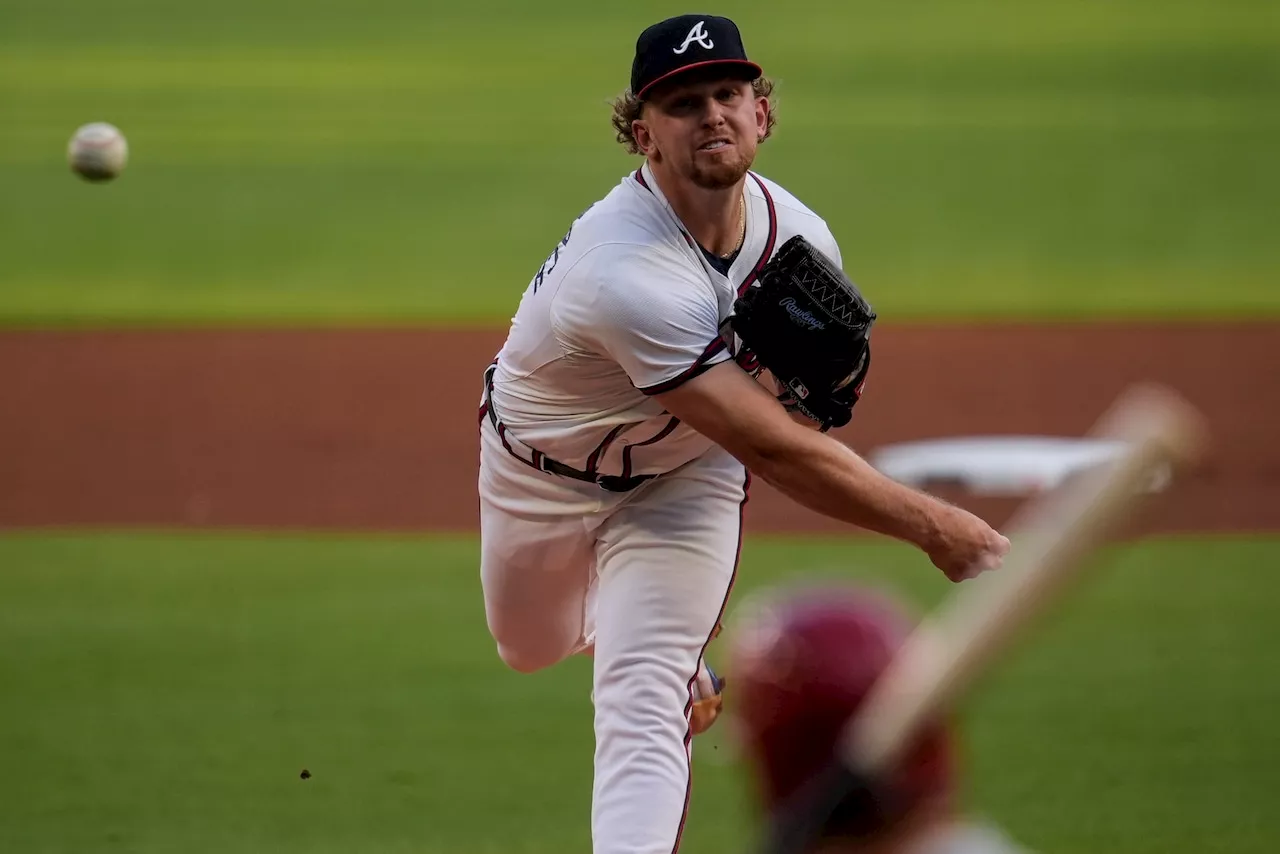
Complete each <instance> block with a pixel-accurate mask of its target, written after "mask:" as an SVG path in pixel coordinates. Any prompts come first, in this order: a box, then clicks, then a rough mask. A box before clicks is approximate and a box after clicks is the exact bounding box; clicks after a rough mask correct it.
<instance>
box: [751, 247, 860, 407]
mask: <svg viewBox="0 0 1280 854" xmlns="http://www.w3.org/2000/svg"><path fill="white" fill-rule="evenodd" d="M875 320H876V314H875V312H874V311H872V309H871V306H870V305H869V304H868V303H867V301H866V299H864V298H863V296H862V293H861V292H860V291H859V290H858V287H857V286H856V285H855V284H854V283H853V282H852V281H850V280H849V277H848V276H846V275H845V274H844V271H843V270H841V269H840V268H839V267H837V266H836V265H835V264H834V263H832V261H831V259H829V258H827V256H825V255H823V254H822V253H821V252H820V251H818V250H817V249H816V248H814V246H813V245H812V244H810V243H809V242H808V241H807V240H805V239H804V237H802V236H799V235H797V236H796V237H793V238H791V239H790V240H788V241H787V242H786V243H784V244H783V245H782V247H781V248H780V249H779V250H778V252H777V254H776V255H774V257H773V258H772V259H771V260H770V261H769V262H768V263H767V264H765V266H764V268H763V269H762V270H761V272H760V278H759V279H758V280H757V281H756V283H755V284H753V285H752V286H751V287H750V288H748V289H747V292H746V293H744V294H743V295H742V296H741V297H739V298H738V300H737V301H736V302H735V303H734V306H733V315H732V316H731V317H730V318H729V319H728V321H727V322H728V324H729V326H730V327H731V328H732V329H733V331H734V332H735V333H736V334H737V336H738V338H739V339H740V340H741V341H742V343H743V345H744V346H745V347H747V348H748V349H750V350H751V352H752V353H754V354H755V356H756V357H757V358H758V359H759V361H760V364H761V365H763V366H764V367H765V368H767V369H768V370H769V372H770V373H771V374H773V375H774V377H775V378H777V380H778V382H779V383H780V384H781V385H782V386H783V387H784V388H786V389H787V390H788V391H789V394H786V395H784V396H783V397H780V398H779V400H781V401H782V403H783V405H784V406H786V407H787V408H788V409H793V410H799V411H800V412H803V413H804V414H805V415H806V416H808V417H809V418H811V419H812V420H814V421H816V422H818V423H819V424H820V425H821V426H822V429H823V430H828V429H830V428H832V427H842V426H844V425H845V424H848V423H849V420H850V418H851V417H852V415H853V406H854V404H856V403H857V402H858V399H859V398H860V397H861V396H862V389H863V386H864V385H865V383H866V377H867V371H868V370H869V369H870V367H871V340H870V335H871V327H872V325H874V323H875Z"/></svg>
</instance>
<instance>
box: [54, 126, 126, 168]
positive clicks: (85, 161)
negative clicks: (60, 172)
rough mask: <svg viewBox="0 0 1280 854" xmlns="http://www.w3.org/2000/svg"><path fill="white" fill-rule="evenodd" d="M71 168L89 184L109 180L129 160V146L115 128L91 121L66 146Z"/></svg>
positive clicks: (78, 130) (77, 131) (79, 129)
mask: <svg viewBox="0 0 1280 854" xmlns="http://www.w3.org/2000/svg"><path fill="white" fill-rule="evenodd" d="M67 161H68V162H69V163H70V164H71V169H72V170H73V171H74V172H75V173H76V174H78V175H79V176H80V177H81V178H84V179H85V180H86V181H110V180H111V179H112V178H115V177H117V176H118V175H119V174H120V173H121V172H123V171H124V167H125V164H126V163H127V162H128V161H129V143H128V142H126V141H125V138H124V134H122V133H120V129H119V128H117V127H116V126H115V125H112V124H108V123H106V122H92V123H90V124H87V125H83V126H81V127H80V128H78V129H77V130H76V132H75V134H74V135H73V136H72V137H71V142H70V143H68V145H67Z"/></svg>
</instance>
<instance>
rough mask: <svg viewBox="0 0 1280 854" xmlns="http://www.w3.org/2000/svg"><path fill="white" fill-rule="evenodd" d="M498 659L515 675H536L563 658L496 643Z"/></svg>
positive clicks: (542, 651) (537, 650)
mask: <svg viewBox="0 0 1280 854" xmlns="http://www.w3.org/2000/svg"><path fill="white" fill-rule="evenodd" d="M498 657H499V658H501V659H502V663H503V664H505V665H507V667H510V668H511V669H512V670H514V671H516V672H517V673H536V672H537V671H539V670H545V669H546V668H548V667H550V666H551V665H553V664H556V663H557V662H559V661H560V660H561V659H562V658H563V657H564V656H563V655H558V654H552V653H550V652H548V651H546V650H539V649H531V648H528V647H522V646H517V645H514V644H507V643H503V642H502V641H498Z"/></svg>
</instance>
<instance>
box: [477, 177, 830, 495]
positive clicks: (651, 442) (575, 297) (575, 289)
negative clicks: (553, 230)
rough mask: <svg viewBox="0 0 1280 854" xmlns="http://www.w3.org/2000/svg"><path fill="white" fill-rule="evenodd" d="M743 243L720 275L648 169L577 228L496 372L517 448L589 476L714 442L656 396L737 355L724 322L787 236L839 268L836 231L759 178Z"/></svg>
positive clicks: (653, 466)
mask: <svg viewBox="0 0 1280 854" xmlns="http://www.w3.org/2000/svg"><path fill="white" fill-rule="evenodd" d="M746 196H747V204H746V236H745V238H744V241H743V245H742V248H741V250H740V251H739V253H738V256H737V258H736V259H735V260H734V261H733V264H732V266H731V267H730V268H729V270H728V275H727V276H726V275H723V274H721V273H720V272H719V271H718V270H717V269H716V268H715V267H714V266H712V264H711V263H710V261H709V260H708V259H707V258H706V256H705V255H704V253H703V252H702V250H701V249H699V248H698V246H697V244H696V243H695V242H694V241H693V239H692V238H691V237H690V236H689V234H688V233H687V232H686V230H685V229H684V228H683V227H682V226H681V223H680V221H679V219H678V218H677V217H676V215H675V213H674V211H672V209H671V206H670V205H669V204H668V202H667V201H666V199H665V198H664V197H663V195H662V191H661V189H660V188H659V187H658V183H657V181H655V180H654V178H653V174H652V172H651V171H650V170H649V167H648V164H646V165H645V166H644V167H642V168H641V169H639V170H637V171H636V172H635V173H633V174H631V175H628V176H627V177H625V178H623V180H622V181H621V182H620V183H619V184H618V186H616V187H615V188H614V189H613V190H612V191H611V192H610V193H609V194H608V195H607V196H605V197H604V198H603V199H602V200H600V201H599V202H597V203H596V204H594V205H592V206H591V207H590V208H589V209H588V210H587V211H586V212H585V213H583V214H582V215H581V216H579V218H578V219H577V220H575V221H574V223H573V225H572V226H571V228H570V230H569V232H568V233H567V234H565V236H564V238H563V239H562V240H561V241H560V243H559V244H558V245H557V246H556V247H555V249H554V251H553V252H552V253H551V255H550V256H549V257H548V258H547V260H546V262H545V263H544V264H543V265H542V268H541V269H540V270H538V272H537V274H536V275H535V276H534V277H533V280H532V281H531V282H530V283H529V286H528V288H527V289H526V290H525V293H524V295H523V297H522V298H521V301H520V306H519V308H518V309H517V311H516V314H515V317H514V318H513V320H512V325H511V329H510V333H509V335H508V338H507V340H506V343H505V344H504V346H503V347H502V349H501V351H500V352H499V354H498V358H497V361H496V368H495V369H494V373H493V392H492V402H493V410H494V414H495V415H496V416H497V418H498V419H499V420H500V423H501V425H502V435H503V439H504V442H505V443H506V444H507V445H508V446H509V450H510V452H511V453H513V454H515V455H516V456H519V457H521V458H522V459H525V460H526V461H530V462H533V463H534V464H535V465H536V466H538V467H541V465H539V462H540V461H539V457H540V456H541V457H543V458H545V457H549V458H551V459H552V460H555V461H558V462H559V463H562V464H564V465H567V466H570V467H572V468H575V469H579V470H583V471H586V472H588V473H591V474H601V475H615V476H622V477H631V476H636V475H654V474H662V473H665V472H668V471H672V470H673V469H676V468H678V467H679V466H681V465H684V464H685V463H687V462H689V461H690V460H693V459H695V458H697V457H698V456H700V455H701V454H703V453H704V452H706V451H707V450H708V449H709V448H710V446H711V443H710V440H708V439H706V438H705V437H703V436H702V435H701V434H699V433H697V432H695V431H694V430H692V429H691V428H689V427H688V426H687V425H684V424H681V423H680V421H679V419H677V418H675V417H674V416H672V415H670V414H669V413H667V412H665V411H664V410H663V408H662V405H661V404H660V403H659V402H658V401H657V400H655V399H654V398H653V395H654V394H655V393H659V392H663V391H668V390H670V389H673V388H675V387H677V386H678V385H680V383H682V382H684V381H685V380H688V379H690V378H692V377H694V376H697V375H698V374H699V373H701V372H702V371H703V370H705V369H706V368H708V367H710V366H712V365H715V364H717V363H719V362H722V361H725V360H727V359H730V358H734V357H735V356H736V357H738V358H739V360H740V362H741V363H744V364H745V365H746V366H747V367H749V368H750V367H752V366H751V365H750V364H749V360H750V358H751V357H750V354H747V353H742V352H738V350H739V348H737V347H736V346H735V345H734V343H733V340H732V336H731V335H722V332H724V331H726V330H727V328H726V330H722V325H723V323H724V320H725V319H726V318H727V317H728V316H729V314H730V313H731V311H732V308H733V302H734V300H735V299H736V298H737V296H738V294H739V293H742V292H744V291H745V290H746V288H747V287H748V286H750V285H751V283H752V282H754V281H755V279H756V277H757V276H758V275H759V273H760V269H761V268H762V267H763V266H764V264H765V263H766V262H767V261H768V260H769V259H770V258H771V257H772V255H773V253H774V251H775V250H776V249H777V248H778V247H779V246H781V245H782V244H783V243H784V242H786V241H787V240H788V239H790V238H791V237H793V236H795V235H797V234H802V235H804V237H805V238H806V239H807V240H808V241H809V242H810V243H812V244H813V245H814V246H815V247H816V248H818V249H819V250H821V251H822V252H823V253H825V254H827V255H828V256H829V257H830V258H831V259H832V260H833V261H835V263H837V264H840V260H841V259H840V250H839V247H838V246H837V244H836V240H835V238H834V237H833V236H832V233H831V230H830V229H829V228H828V227H827V224H826V223H825V222H824V221H823V220H822V219H821V218H820V217H819V216H817V215H816V214H815V213H814V212H813V211H811V210H809V208H807V207H805V206H804V205H803V204H801V203H800V202H799V201H798V200H797V199H796V198H795V197H794V196H792V195H791V194H790V193H788V192H787V191H785V190H783V189H782V188H781V187H779V186H778V185H776V184H774V183H773V182H771V181H769V180H767V179H765V178H762V177H760V176H759V175H756V174H755V173H749V175H748V178H747V181H746Z"/></svg>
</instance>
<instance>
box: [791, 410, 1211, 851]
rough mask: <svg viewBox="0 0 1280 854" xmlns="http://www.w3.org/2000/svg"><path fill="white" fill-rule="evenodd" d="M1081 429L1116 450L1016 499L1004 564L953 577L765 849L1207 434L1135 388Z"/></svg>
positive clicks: (1041, 600)
mask: <svg viewBox="0 0 1280 854" xmlns="http://www.w3.org/2000/svg"><path fill="white" fill-rule="evenodd" d="M1091 435H1095V436H1100V437H1106V438H1111V439H1118V440H1121V441H1122V442H1123V443H1124V445H1125V448H1126V449H1125V450H1124V451H1122V452H1121V453H1120V454H1119V455H1117V457H1115V458H1114V459H1113V460H1111V461H1109V462H1107V463H1104V464H1102V465H1100V466H1097V467H1095V468H1093V469H1091V470H1089V471H1087V472H1085V473H1082V474H1081V475H1079V476H1077V477H1076V478H1074V479H1072V480H1071V481H1068V482H1067V483H1065V484H1063V485H1062V486H1061V487H1059V488H1058V489H1055V490H1053V491H1051V492H1048V493H1045V494H1043V495H1040V496H1037V497H1035V498H1033V499H1031V500H1029V501H1028V502H1027V503H1026V504H1024V505H1023V507H1022V508H1021V510H1020V511H1019V513H1018V514H1017V515H1016V516H1015V517H1014V518H1013V519H1012V520H1011V521H1010V523H1009V525H1008V526H1007V532H1006V533H1007V536H1009V538H1010V540H1011V542H1012V548H1011V549H1010V553H1009V555H1008V556H1007V557H1006V558H1005V561H1004V565H1003V566H1002V567H1001V568H1000V569H998V570H995V571H993V572H988V573H985V574H983V575H981V576H979V577H977V578H975V579H972V580H970V581H966V582H963V583H962V585H961V588H960V589H959V590H958V591H957V592H956V593H955V594H954V595H953V596H951V597H950V598H949V599H947V600H946V601H945V602H943V603H942V605H940V606H939V607H938V608H937V609H936V610H935V611H934V612H933V613H931V614H930V615H929V616H928V617H927V618H926V619H925V620H924V621H923V622H922V623H921V625H920V626H919V627H918V628H917V629H916V630H915V631H914V632H913V633H912V635H911V636H910V637H908V639H907V641H906V642H905V643H904V645H903V647H902V648H901V649H900V650H899V652H898V653H897V655H896V656H895V657H894V660H893V661H892V662H891V663H890V666H889V667H888V668H887V669H886V671H885V672H884V674H883V675H882V676H881V677H880V678H879V679H878V680H877V681H876V684H875V686H874V687H873V688H872V690H871V692H870V694H869V695H868V696H867V699H866V701H865V702H864V703H863V705H862V706H861V708H860V709H859V711H858V713H857V715H855V717H854V718H853V719H851V720H850V721H849V722H848V724H846V726H845V729H844V732H843V734H842V737H841V743H840V749H839V759H840V763H839V766H837V767H836V768H835V769H834V771H835V773H834V774H833V775H832V776H831V778H830V779H828V780H826V781H825V782H818V783H816V784H815V787H814V788H813V789H811V790H810V791H808V792H806V793H805V794H804V795H803V796H802V798H801V799H800V801H799V802H798V803H796V804H795V805H793V806H794V808H793V809H790V810H787V811H785V813H784V814H783V815H780V816H778V817H775V822H774V825H773V826H772V827H771V828H770V835H769V837H768V839H767V842H766V850H767V851H770V852H774V854H798V852H801V851H803V850H805V849H806V848H807V847H808V846H809V845H810V844H811V843H812V841H813V839H814V838H815V837H816V836H817V834H819V833H820V832H821V829H822V827H823V826H824V825H825V823H826V821H827V819H829V818H830V816H831V814H832V812H833V811H834V810H835V809H838V808H839V807H840V805H841V804H842V803H843V801H844V800H845V798H847V797H849V796H850V794H851V793H856V792H857V791H858V790H859V789H860V787H863V786H866V785H869V784H871V783H872V782H873V781H874V780H875V779H876V778H877V777H878V776H879V775H880V774H881V772H883V771H885V770H886V769H890V768H892V767H894V763H895V762H896V761H897V760H899V759H900V758H901V756H902V753H903V751H904V750H905V749H906V748H907V747H908V746H909V745H910V744H911V743H912V740H913V738H914V736H915V734H916V733H917V732H918V731H919V730H920V729H921V728H922V727H923V726H924V725H925V724H927V723H929V722H930V721H932V720H935V719H936V718H937V717H938V716H939V715H940V714H942V713H943V712H944V711H945V710H946V709H947V708H949V707H950V706H951V705H952V704H953V703H954V702H955V700H956V699H957V698H958V697H959V696H960V695H961V694H962V693H963V692H964V691H965V690H966V689H968V688H969V687H971V685H972V684H973V682H974V681H975V680H976V679H977V678H978V677H980V676H981V675H982V674H983V673H985V672H986V671H987V670H988V669H989V668H990V666H991V665H992V663H993V662H994V661H995V660H996V659H997V658H998V657H999V656H1000V655H1001V654H1002V653H1004V652H1005V651H1006V650H1007V649H1009V647H1010V646H1011V644H1012V643H1013V641H1014V640H1015V638H1017V637H1018V632H1019V631H1020V630H1022V629H1024V628H1025V627H1026V626H1027V625H1028V624H1029V623H1030V622H1031V621H1032V620H1033V619H1034V618H1035V617H1036V616H1037V615H1039V614H1040V613H1041V612H1042V611H1043V610H1044V609H1045V608H1046V607H1047V606H1048V605H1049V604H1050V603H1051V602H1052V601H1053V600H1054V599H1055V598H1056V597H1059V596H1061V594H1062V592H1063V591H1064V589H1065V588H1066V586H1067V585H1068V584H1069V583H1070V582H1072V581H1074V580H1077V578H1078V577H1079V576H1080V575H1081V574H1082V569H1083V568H1084V567H1085V566H1086V565H1087V563H1088V561H1087V558H1088V557H1089V556H1090V555H1091V554H1092V553H1093V552H1094V551H1095V550H1096V549H1097V548H1098V547H1099V546H1101V545H1103V544H1104V543H1105V542H1106V540H1107V539H1108V538H1109V537H1110V536H1112V535H1113V534H1114V533H1115V532H1116V531H1117V530H1118V529H1119V528H1120V527H1121V526H1122V525H1123V524H1125V523H1126V522H1127V521H1128V520H1129V519H1130V517H1131V516H1132V514H1133V512H1134V511H1135V510H1136V509H1137V508H1138V507H1139V506H1140V505H1141V504H1142V503H1143V501H1144V500H1145V499H1146V498H1147V497H1148V495H1147V494H1146V493H1147V490H1146V489H1145V486H1146V485H1147V484H1148V483H1149V481H1150V477H1151V473H1152V471H1153V469H1154V468H1156V467H1167V468H1168V470H1170V471H1174V472H1176V471H1178V470H1180V469H1182V468H1184V467H1185V466H1186V465H1188V464H1190V463H1192V462H1194V461H1195V460H1196V459H1197V458H1198V456H1199V453H1200V451H1201V450H1202V448H1203V447H1204V444H1205V441H1206V440H1205V430H1204V427H1203V423H1202V420H1201V417H1200V416H1199V414H1198V413H1197V412H1195V411H1194V410H1193V409H1192V408H1191V407H1190V405H1188V404H1187V403H1186V402H1185V401H1183V400H1182V399H1181V398H1179V397H1178V396H1177V395H1175V394H1174V393H1173V392H1171V391H1168V390H1166V389H1163V388H1160V387H1154V386H1145V385H1144V386H1135V387H1132V388H1130V389H1129V390H1127V391H1126V392H1125V393H1124V394H1122V395H1121V396H1120V397H1119V398H1117V400H1116V402H1115V403H1114V404H1113V405H1112V407H1111V408H1110V409H1109V410H1108V411H1107V413H1106V414H1104V415H1103V417H1102V418H1101V419H1100V420H1099V422H1098V423H1097V424H1096V425H1095V426H1094V428H1093V430H1092V431H1091ZM862 794H863V795H868V793H867V792H866V791H863V792H862ZM868 796H869V795H868Z"/></svg>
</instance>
